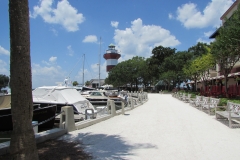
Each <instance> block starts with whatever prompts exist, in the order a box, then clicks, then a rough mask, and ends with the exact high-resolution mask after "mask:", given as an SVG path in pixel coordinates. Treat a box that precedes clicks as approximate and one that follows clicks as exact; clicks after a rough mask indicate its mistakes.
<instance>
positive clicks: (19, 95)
mask: <svg viewBox="0 0 240 160" xmlns="http://www.w3.org/2000/svg"><path fill="white" fill-rule="evenodd" d="M9 19H10V52H11V55H10V74H11V82H10V84H11V110H12V121H13V131H12V136H11V142H10V154H11V156H12V159H14V160H15V159H16V160H20V159H29V160H30V159H34V160H37V159H38V152H37V148H36V142H35V136H34V131H33V127H32V116H33V107H32V106H33V102H32V78H31V60H30V29H29V8H28V0H9Z"/></svg>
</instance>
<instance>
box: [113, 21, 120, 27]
mask: <svg viewBox="0 0 240 160" xmlns="http://www.w3.org/2000/svg"><path fill="white" fill-rule="evenodd" d="M118 24H119V22H117V21H111V26H112V27H115V28H117V27H118Z"/></svg>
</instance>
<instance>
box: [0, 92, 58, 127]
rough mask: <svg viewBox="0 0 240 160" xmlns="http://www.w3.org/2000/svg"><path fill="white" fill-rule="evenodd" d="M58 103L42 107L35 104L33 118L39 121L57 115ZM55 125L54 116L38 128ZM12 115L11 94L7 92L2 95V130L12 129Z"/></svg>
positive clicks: (0, 114)
mask: <svg viewBox="0 0 240 160" xmlns="http://www.w3.org/2000/svg"><path fill="white" fill-rule="evenodd" d="M56 109H57V108H56V105H50V106H49V105H47V106H45V107H42V108H40V107H39V104H35V105H33V118H32V121H37V122H38V123H40V122H43V121H45V120H47V119H50V118H52V117H54V116H55V113H56ZM53 127H54V118H53V119H51V120H49V121H47V122H46V123H43V124H40V125H39V126H38V130H45V129H51V128H53ZM12 129H13V126H12V115H11V94H5V95H1V96H0V132H2V131H11V130H12Z"/></svg>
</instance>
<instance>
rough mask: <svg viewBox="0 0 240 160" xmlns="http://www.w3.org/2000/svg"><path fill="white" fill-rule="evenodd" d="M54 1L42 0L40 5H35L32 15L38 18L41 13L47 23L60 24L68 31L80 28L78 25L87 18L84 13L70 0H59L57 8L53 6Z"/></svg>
mask: <svg viewBox="0 0 240 160" xmlns="http://www.w3.org/2000/svg"><path fill="white" fill-rule="evenodd" d="M53 2H54V0H40V2H39V3H40V4H39V6H34V8H33V13H32V14H30V17H32V18H36V17H37V16H38V15H39V16H41V17H42V18H43V20H44V21H45V22H46V23H51V24H60V25H62V26H63V27H64V28H65V29H66V30H67V31H70V32H74V31H77V30H79V27H78V25H79V24H81V23H82V22H83V21H84V20H85V18H84V17H83V14H81V13H78V11H77V9H76V8H74V7H73V6H71V4H70V3H69V2H68V0H62V1H58V3H57V6H56V8H55V9H54V8H53V7H52V4H53Z"/></svg>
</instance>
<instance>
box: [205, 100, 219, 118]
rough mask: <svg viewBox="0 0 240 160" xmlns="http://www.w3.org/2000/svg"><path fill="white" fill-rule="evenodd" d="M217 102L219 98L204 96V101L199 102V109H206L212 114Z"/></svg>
mask: <svg viewBox="0 0 240 160" xmlns="http://www.w3.org/2000/svg"><path fill="white" fill-rule="evenodd" d="M219 102H220V99H218V98H212V97H210V98H209V97H206V98H205V100H204V102H203V103H202V104H201V110H202V111H207V112H208V114H209V115H211V113H213V114H214V111H215V110H216V108H217V106H218V104H219Z"/></svg>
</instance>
